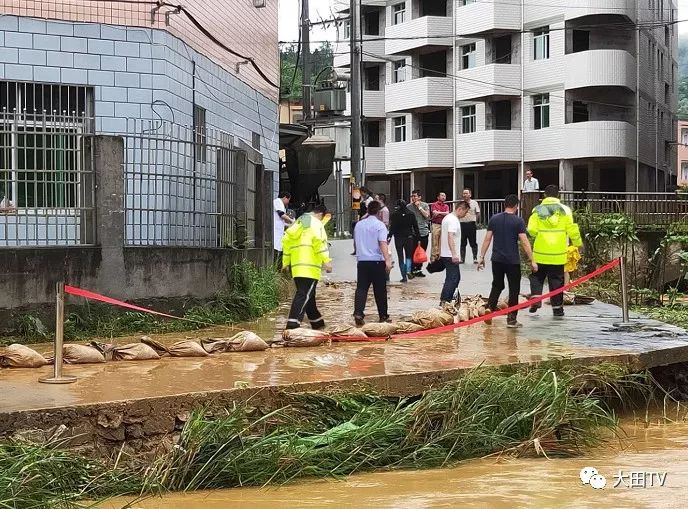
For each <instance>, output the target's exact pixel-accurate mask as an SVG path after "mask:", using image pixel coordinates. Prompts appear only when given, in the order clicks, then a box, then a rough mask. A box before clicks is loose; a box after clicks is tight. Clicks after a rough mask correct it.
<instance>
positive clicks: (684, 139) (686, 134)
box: [681, 128, 688, 147]
mask: <svg viewBox="0 0 688 509" xmlns="http://www.w3.org/2000/svg"><path fill="white" fill-rule="evenodd" d="M681 144H682V145H685V146H686V147H688V128H683V129H681Z"/></svg>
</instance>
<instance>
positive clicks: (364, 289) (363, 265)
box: [354, 262, 388, 319]
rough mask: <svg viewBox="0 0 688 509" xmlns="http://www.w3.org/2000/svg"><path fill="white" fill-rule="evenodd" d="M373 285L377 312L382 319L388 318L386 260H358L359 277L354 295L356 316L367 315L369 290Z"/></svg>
mask: <svg viewBox="0 0 688 509" xmlns="http://www.w3.org/2000/svg"><path fill="white" fill-rule="evenodd" d="M370 285H373V293H374V294H375V304H376V305H377V314H378V315H379V316H380V318H381V319H383V318H385V319H386V318H387V316H388V313H387V271H386V270H385V262H358V277H357V280H356V296H355V297H354V316H355V317H359V318H363V317H364V316H365V314H364V311H365V306H366V300H367V299H368V290H370Z"/></svg>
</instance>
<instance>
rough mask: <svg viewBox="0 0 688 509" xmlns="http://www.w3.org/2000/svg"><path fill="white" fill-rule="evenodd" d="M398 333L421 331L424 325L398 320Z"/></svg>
mask: <svg viewBox="0 0 688 509" xmlns="http://www.w3.org/2000/svg"><path fill="white" fill-rule="evenodd" d="M394 325H396V327H397V334H410V333H412V332H420V331H422V330H423V327H422V326H420V325H418V324H417V323H413V322H396V323H395V324H394Z"/></svg>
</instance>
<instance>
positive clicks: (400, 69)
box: [392, 60, 406, 83]
mask: <svg viewBox="0 0 688 509" xmlns="http://www.w3.org/2000/svg"><path fill="white" fill-rule="evenodd" d="M392 67H393V69H394V72H393V76H394V83H401V82H402V81H406V60H398V61H396V62H393V63H392Z"/></svg>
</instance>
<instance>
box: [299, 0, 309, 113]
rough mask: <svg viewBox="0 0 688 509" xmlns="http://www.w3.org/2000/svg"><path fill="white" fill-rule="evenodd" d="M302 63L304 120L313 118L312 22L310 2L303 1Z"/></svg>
mask: <svg viewBox="0 0 688 509" xmlns="http://www.w3.org/2000/svg"><path fill="white" fill-rule="evenodd" d="M301 62H302V64H303V83H302V87H301V95H302V98H303V119H304V120H308V119H310V118H311V103H312V101H311V20H310V14H309V7H308V0H301Z"/></svg>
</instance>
